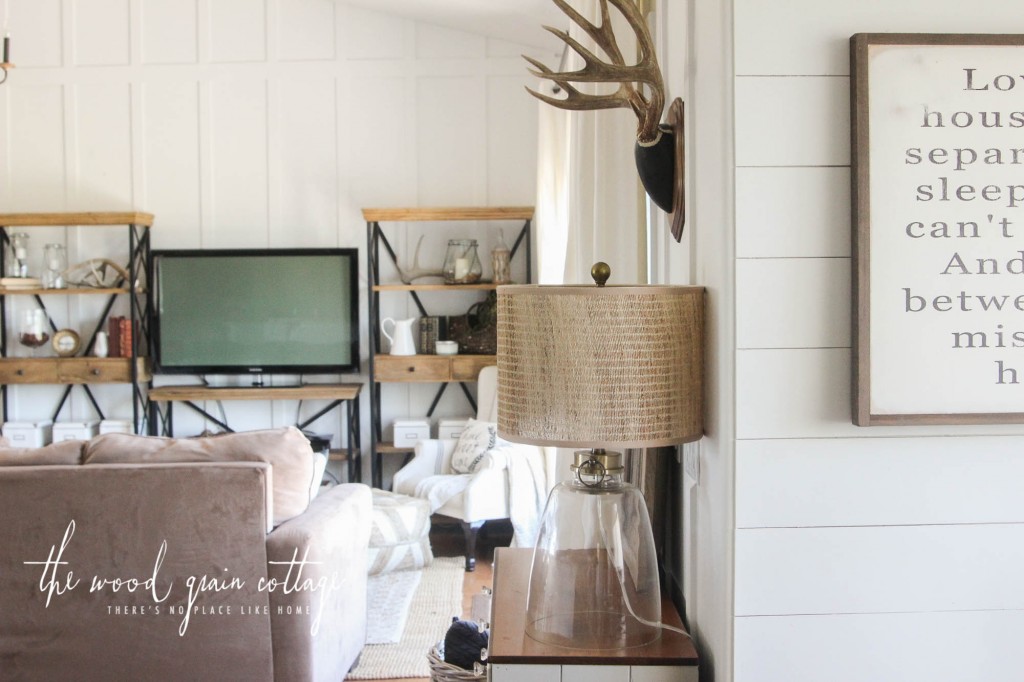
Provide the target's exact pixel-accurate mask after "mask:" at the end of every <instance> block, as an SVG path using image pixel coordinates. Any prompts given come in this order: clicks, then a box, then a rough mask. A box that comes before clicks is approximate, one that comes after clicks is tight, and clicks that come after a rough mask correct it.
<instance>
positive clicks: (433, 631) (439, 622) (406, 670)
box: [346, 557, 465, 680]
mask: <svg viewBox="0 0 1024 682" xmlns="http://www.w3.org/2000/svg"><path fill="white" fill-rule="evenodd" d="M464 572H465V566H464V560H463V559H462V558H461V557H443V558H435V559H434V561H433V563H432V564H431V565H430V566H427V567H426V568H424V569H423V572H422V573H423V575H422V576H421V577H420V580H419V585H418V586H416V588H415V590H416V591H415V594H413V597H412V602H411V604H410V606H409V612H408V616H407V617H406V618H405V628H404V630H403V631H402V633H401V637H400V638H399V640H398V642H397V643H394V644H367V645H366V646H365V647H363V653H362V654H361V655H360V657H359V664H358V665H357V666H356V667H355V668H353V669H352V670H351V671H350V672H349V674H348V677H347V678H346V679H349V680H383V679H389V678H395V677H430V666H429V665H428V664H427V654H428V653H429V652H430V649H431V647H433V646H434V645H435V644H437V643H438V642H439V641H441V640H442V639H444V635H445V633H446V632H447V631H448V626H449V625H451V622H452V617H453V616H458V617H461V616H462V578H463V575H464ZM381 577H382V578H384V577H386V576H381ZM402 578H404V576H401V577H400V579H402ZM371 600H372V597H371ZM397 600H398V601H401V599H400V597H399V598H397ZM373 601H376V602H377V603H376V604H373V603H371V604H369V605H368V613H367V619H368V622H369V623H373V622H375V621H377V620H386V621H387V622H395V621H396V620H400V619H401V618H402V614H401V613H396V612H395V611H394V607H395V606H394V605H395V603H396V598H395V597H394V595H390V596H385V598H382V599H377V600H373ZM389 611H390V612H389ZM370 629H371V630H373V629H374V627H373V625H371V626H370Z"/></svg>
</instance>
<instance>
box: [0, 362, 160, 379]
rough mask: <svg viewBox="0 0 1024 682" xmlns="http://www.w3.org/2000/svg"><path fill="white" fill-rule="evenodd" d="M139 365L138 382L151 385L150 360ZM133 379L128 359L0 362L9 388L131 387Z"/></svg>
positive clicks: (1, 371) (0, 368)
mask: <svg viewBox="0 0 1024 682" xmlns="http://www.w3.org/2000/svg"><path fill="white" fill-rule="evenodd" d="M136 362H137V363H138V365H137V368H136V372H137V373H138V380H139V381H140V382H144V381H149V380H150V379H151V378H152V373H151V371H150V367H149V360H148V358H144V357H140V358H136ZM130 376H131V360H130V359H129V358H94V357H70V358H61V357H45V358H0V377H5V378H7V379H8V383H9V384H110V383H116V384H123V383H130Z"/></svg>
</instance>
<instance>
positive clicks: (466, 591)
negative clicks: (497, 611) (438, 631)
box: [389, 516, 512, 682]
mask: <svg viewBox="0 0 1024 682" xmlns="http://www.w3.org/2000/svg"><path fill="white" fill-rule="evenodd" d="M431 523H432V526H431V529H430V547H431V549H432V550H433V552H434V556H442V557H453V556H464V554H463V551H464V547H465V541H464V539H463V536H462V527H461V526H459V525H458V524H456V523H452V522H451V521H450V520H446V519H444V518H443V517H442V518H439V517H436V516H435V517H433V519H431ZM511 541H512V526H511V525H510V524H509V523H508V522H507V521H492V522H489V523H487V524H486V525H485V526H484V527H483V529H481V531H480V537H479V538H478V539H477V543H476V570H475V571H473V572H472V573H466V574H465V577H464V579H463V581H462V617H463V618H469V615H470V609H471V607H472V604H473V595H476V594H480V591H481V590H482V589H483V588H484V587H491V581H492V580H493V576H494V568H493V562H494V548H495V547H508V545H509V543H510V542H511ZM429 679H430V678H429V677H411V678H400V679H397V680H390V681H389V682H428V681H429Z"/></svg>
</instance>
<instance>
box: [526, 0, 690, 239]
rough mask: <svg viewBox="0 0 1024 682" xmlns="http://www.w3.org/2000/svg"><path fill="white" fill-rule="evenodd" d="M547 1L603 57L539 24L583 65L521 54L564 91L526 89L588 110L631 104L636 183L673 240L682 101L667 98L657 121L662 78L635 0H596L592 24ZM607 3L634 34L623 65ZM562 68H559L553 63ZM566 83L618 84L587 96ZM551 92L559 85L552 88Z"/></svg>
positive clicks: (679, 223)
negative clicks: (667, 222)
mask: <svg viewBox="0 0 1024 682" xmlns="http://www.w3.org/2000/svg"><path fill="white" fill-rule="evenodd" d="M552 1H553V2H554V3H555V4H556V5H558V7H559V9H561V10H562V11H563V12H565V14H566V16H568V17H569V19H570V20H572V21H573V22H575V23H576V24H577V25H578V26H579V27H580V28H581V29H583V32H584V33H586V34H587V35H588V36H589V37H590V38H591V39H592V40H593V41H594V43H596V44H597V46H598V47H599V48H600V49H601V51H603V52H604V54H605V56H606V57H607V58H608V61H602V60H601V58H600V57H598V56H597V55H595V54H594V53H593V52H591V51H590V50H588V49H587V48H586V47H584V46H583V45H582V44H580V42H579V41H578V40H576V39H575V38H573V37H572V36H570V35H569V33H568V32H567V31H561V30H559V29H557V28H551V27H550V26H545V27H544V28H545V29H546V30H547V31H549V32H551V33H553V34H554V35H556V36H558V37H559V39H561V40H562V42H564V43H565V45H566V49H567V50H568V48H570V47H571V48H572V49H573V51H574V52H576V54H578V55H579V56H580V57H582V58H583V68H581V69H579V70H577V71H562V70H559V71H553V70H551V69H549V68H548V67H546V66H544V64H542V63H541V62H539V61H537V60H536V59H531V58H530V57H527V56H526V55H523V58H524V59H525V60H526V61H528V62H530V64H532V65H533V66H534V67H535V69H530V73H532V74H533V75H534V76H537V77H538V78H546V79H548V80H550V81H553V82H554V83H555V84H556V85H558V86H559V87H560V88H561V89H562V90H565V93H566V95H565V97H549V96H547V95H542V94H540V93H539V92H535V91H533V90H530V89H529V88H527V91H528V92H529V93H530V94H531V95H533V96H534V97H536V98H537V99H539V100H541V101H543V102H547V103H548V104H550V105H552V106H555V107H558V108H560V109H570V110H574V111H589V110H593V109H613V108H616V107H629V108H631V109H632V110H633V113H635V114H636V116H637V118H638V119H639V121H640V122H639V124H638V126H637V131H636V146H635V148H634V154H635V156H636V169H637V172H638V173H639V175H640V182H641V183H643V186H644V189H646V190H647V194H648V195H649V196H650V197H651V201H653V202H654V203H655V204H657V205H658V206H659V207H660V208H661V209H662V210H664V211H665V212H666V213H669V214H670V215H671V218H672V236H673V237H675V239H676V241H679V240H680V239H681V238H682V235H683V220H684V217H685V211H684V204H685V182H684V174H685V168H684V156H685V155H684V148H683V147H684V135H683V101H682V100H681V99H679V98H678V97H677V98H676V99H675V100H673V101H672V105H671V106H670V107H669V113H668V122H667V125H662V124H660V123H659V122H660V121H661V110H662V109H663V108H664V106H665V82H664V80H663V79H662V76H661V69H660V68H658V58H657V57H656V56H655V52H654V41H653V40H652V39H651V33H650V31H649V30H648V29H647V22H646V21H645V19H644V13H643V12H641V11H640V9H639V8H638V7H637V5H636V4H635V3H636V1H637V0H600V3H601V23H600V25H597V24H594V23H592V22H591V21H589V20H588V19H587V18H586V17H584V16H583V15H582V14H580V13H579V12H577V11H576V10H574V9H573V8H572V7H571V6H570V5H569V3H568V2H567V0H552ZM609 3H611V5H612V6H614V7H615V9H617V10H618V11H619V13H620V14H621V15H622V16H623V17H624V18H625V20H626V22H627V23H628V24H629V26H630V28H632V29H633V33H635V34H636V39H637V48H638V49H637V51H638V53H639V56H638V58H637V61H636V64H633V65H629V64H626V59H625V57H624V56H623V54H622V50H620V49H619V45H618V43H617V42H616V40H615V34H614V33H613V31H612V22H611V14H610V13H609V11H608V4H609ZM563 61H564V58H563ZM562 68H564V67H559V69H562ZM572 82H576V83H618V84H619V87H618V89H616V90H615V92H612V93H610V94H601V95H591V94H587V93H584V92H580V90H578V89H577V88H575V87H573V86H572V85H571V84H570V83H572ZM555 92H556V93H557V92H559V90H558V89H556V90H555Z"/></svg>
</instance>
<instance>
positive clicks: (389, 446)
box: [377, 443, 415, 455]
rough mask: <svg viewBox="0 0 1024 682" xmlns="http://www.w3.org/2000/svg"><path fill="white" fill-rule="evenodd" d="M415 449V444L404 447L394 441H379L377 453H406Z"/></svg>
mask: <svg viewBox="0 0 1024 682" xmlns="http://www.w3.org/2000/svg"><path fill="white" fill-rule="evenodd" d="M414 449H415V446H413V447H403V446H400V445H395V444H394V443H377V453H378V454H381V455H398V454H403V455H404V454H405V453H407V452H412V451H413V450H414Z"/></svg>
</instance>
